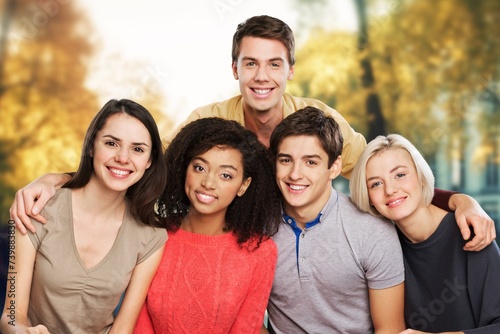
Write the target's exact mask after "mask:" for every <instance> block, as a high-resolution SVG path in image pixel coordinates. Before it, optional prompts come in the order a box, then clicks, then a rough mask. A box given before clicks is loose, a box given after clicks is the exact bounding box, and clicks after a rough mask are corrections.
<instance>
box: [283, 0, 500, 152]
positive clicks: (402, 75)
mask: <svg viewBox="0 0 500 334" xmlns="http://www.w3.org/2000/svg"><path fill="white" fill-rule="evenodd" d="M297 1H300V0H297ZM366 10H367V13H368V15H367V22H366V23H365V26H366V29H367V33H366V36H369V40H368V41H366V44H365V45H364V47H362V48H360V44H359V40H357V38H356V36H359V35H356V34H354V33H349V32H339V31H331V32H325V31H321V30H317V31H316V33H314V34H311V37H310V39H309V40H308V41H307V42H306V43H304V45H302V46H301V48H300V49H299V50H298V51H297V64H298V65H297V66H296V75H295V79H294V80H293V81H292V82H291V83H290V84H289V90H290V91H292V92H294V93H296V94H302V95H308V96H311V97H317V98H320V99H322V100H324V101H325V102H327V103H329V104H330V105H332V106H334V107H335V108H336V109H337V110H339V111H340V112H341V113H342V114H343V115H344V116H345V117H346V118H347V119H348V120H349V121H353V122H351V123H352V124H353V126H354V127H355V128H357V129H358V130H359V131H361V132H363V133H365V134H368V133H369V127H370V125H369V123H365V124H364V125H363V124H362V121H361V120H359V119H358V117H362V119H363V120H364V121H365V122H366V116H364V115H363V114H362V112H361V111H362V110H364V109H365V107H364V105H363V102H362V101H365V100H366V98H367V94H369V93H370V92H376V93H377V94H378V96H379V98H380V104H381V107H382V108H381V109H382V110H383V113H382V114H381V115H382V117H383V120H385V125H386V128H387V131H388V132H399V133H401V134H403V135H405V136H407V137H408V138H409V139H410V140H412V141H414V142H415V143H416V144H417V146H418V147H420V148H421V149H423V150H424V151H425V152H424V153H425V154H426V155H427V156H430V155H432V154H433V153H434V151H435V149H436V147H437V144H438V143H439V142H441V141H442V140H443V138H445V137H449V136H456V137H461V136H465V134H464V133H463V129H464V127H463V124H464V121H465V118H467V117H469V116H468V114H469V113H470V112H471V110H473V108H471V106H472V105H473V103H474V102H477V101H478V100H481V99H483V98H485V96H487V99H488V101H489V103H490V102H491V103H492V105H493V106H494V107H493V110H494V111H492V112H488V113H486V114H485V115H484V118H483V120H484V122H483V125H484V128H482V129H481V133H482V134H483V135H484V139H485V141H483V143H484V144H485V145H487V144H488V138H487V137H490V135H491V134H492V133H495V132H496V133H498V124H500V116H499V114H500V113H499V112H498V106H499V103H498V101H499V97H498V94H499V91H500V90H499V89H498V88H499V85H498V82H499V79H500V78H499V74H500V73H499V65H500V64H499V62H498V59H500V37H499V36H498V34H496V33H495V31H498V30H499V29H498V28H499V25H500V17H499V16H500V2H499V1H496V0H482V1H473V0H455V1H436V2H434V1H428V0H401V1H386V0H371V1H369V0H367V1H366ZM311 19H312V18H311ZM361 37H362V36H361ZM366 57H368V59H369V60H370V62H371V67H372V70H373V76H374V77H375V78H376V81H374V82H373V86H372V88H371V90H370V91H367V90H366V89H363V87H366V86H363V83H362V81H361V80H360V79H359V78H360V77H361V76H362V75H364V74H365V73H366V72H365V71H364V69H363V68H362V67H360V66H359V64H360V63H361V62H360V61H361V60H363V59H366ZM360 101H361V102H360ZM368 121H369V120H368ZM495 125H496V126H495ZM483 130H484V131H483ZM461 140H462V141H463V140H466V138H465V137H464V138H462V139H461ZM449 142H450V143H451V142H453V141H452V140H450V141H449Z"/></svg>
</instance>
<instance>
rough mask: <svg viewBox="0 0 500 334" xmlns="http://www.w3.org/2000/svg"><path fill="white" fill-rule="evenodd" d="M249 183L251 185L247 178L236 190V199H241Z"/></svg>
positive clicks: (249, 179)
mask: <svg viewBox="0 0 500 334" xmlns="http://www.w3.org/2000/svg"><path fill="white" fill-rule="evenodd" d="M250 183H252V178H251V177H249V178H247V179H246V180H245V181H243V183H242V184H241V186H240V189H239V190H238V197H241V196H243V195H244V194H245V192H246V191H247V189H248V187H249V186H250Z"/></svg>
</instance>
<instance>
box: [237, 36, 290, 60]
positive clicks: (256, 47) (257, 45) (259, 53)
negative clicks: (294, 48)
mask: <svg viewBox="0 0 500 334" xmlns="http://www.w3.org/2000/svg"><path fill="white" fill-rule="evenodd" d="M287 55H288V50H287V48H286V46H285V44H283V43H282V42H280V41H278V40H277V39H268V38H260V37H252V36H245V37H243V39H242V40H241V44H240V54H239V55H238V58H243V57H247V58H254V59H259V60H261V59H262V60H267V59H275V58H282V59H283V60H285V61H286V60H287Z"/></svg>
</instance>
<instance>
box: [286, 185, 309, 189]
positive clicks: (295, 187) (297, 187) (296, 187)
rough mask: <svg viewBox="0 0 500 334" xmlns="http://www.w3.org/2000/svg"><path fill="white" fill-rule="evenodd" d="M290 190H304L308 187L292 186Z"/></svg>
mask: <svg viewBox="0 0 500 334" xmlns="http://www.w3.org/2000/svg"><path fill="white" fill-rule="evenodd" d="M290 188H291V189H292V190H302V189H306V186H298V185H292V184H291V185H290Z"/></svg>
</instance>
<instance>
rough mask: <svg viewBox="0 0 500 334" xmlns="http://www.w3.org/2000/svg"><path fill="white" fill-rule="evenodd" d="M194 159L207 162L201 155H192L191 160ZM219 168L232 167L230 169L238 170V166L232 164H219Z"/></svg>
mask: <svg viewBox="0 0 500 334" xmlns="http://www.w3.org/2000/svg"><path fill="white" fill-rule="evenodd" d="M194 160H201V161H203V162H204V163H206V164H209V162H208V161H207V160H205V159H203V158H202V157H194V158H193V161H194ZM219 168H227V169H232V170H234V171H236V172H238V168H236V167H234V166H233V165H220V166H219Z"/></svg>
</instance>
